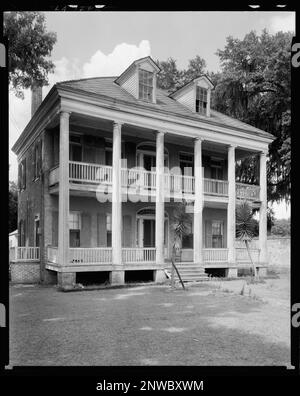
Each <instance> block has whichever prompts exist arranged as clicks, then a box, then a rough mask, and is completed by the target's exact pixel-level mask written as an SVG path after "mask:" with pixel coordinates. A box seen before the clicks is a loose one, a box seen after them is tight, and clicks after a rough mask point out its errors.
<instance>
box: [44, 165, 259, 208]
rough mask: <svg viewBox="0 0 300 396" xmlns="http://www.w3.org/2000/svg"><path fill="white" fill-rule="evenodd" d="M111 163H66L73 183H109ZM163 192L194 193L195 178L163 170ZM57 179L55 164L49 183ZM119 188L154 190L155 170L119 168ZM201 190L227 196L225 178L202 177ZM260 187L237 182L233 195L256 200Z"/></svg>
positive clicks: (210, 193) (57, 173)
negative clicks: (120, 186)
mask: <svg viewBox="0 0 300 396" xmlns="http://www.w3.org/2000/svg"><path fill="white" fill-rule="evenodd" d="M112 175H113V168H112V166H107V165H98V164H90V163H85V162H75V161H70V162H69V178H70V181H71V182H73V183H80V184H85V183H86V184H100V183H101V184H105V185H112ZM164 178H165V179H164V182H165V191H166V193H167V194H168V193H170V194H177V193H179V194H182V193H183V194H191V195H192V194H194V193H195V178H194V176H188V175H177V174H172V173H165V176H164ZM58 181H59V168H58V166H56V167H54V168H52V169H51V170H50V174H49V185H50V186H53V185H55V184H56V183H58ZM121 184H122V187H129V188H133V189H134V190H135V191H136V192H141V191H142V190H155V189H156V172H152V171H146V170H144V169H137V168H132V169H125V168H124V169H122V170H121ZM203 192H204V194H207V195H214V196H220V197H222V196H223V197H228V181H227V180H216V179H207V178H204V179H203ZM259 193H260V187H259V186H255V185H250V184H243V183H236V197H237V198H240V199H249V200H253V201H258V200H259Z"/></svg>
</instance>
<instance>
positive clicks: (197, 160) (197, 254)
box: [193, 138, 203, 265]
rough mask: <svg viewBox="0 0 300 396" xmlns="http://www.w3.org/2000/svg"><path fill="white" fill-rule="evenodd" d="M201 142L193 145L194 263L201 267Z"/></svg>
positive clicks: (199, 139) (198, 141) (197, 140)
mask: <svg viewBox="0 0 300 396" xmlns="http://www.w3.org/2000/svg"><path fill="white" fill-rule="evenodd" d="M202 140H203V139H201V138H197V139H195V145H194V175H195V203H194V234H193V238H194V263H195V264H199V265H202V264H203V259H202V210H203V176H202Z"/></svg>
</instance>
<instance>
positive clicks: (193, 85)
mask: <svg viewBox="0 0 300 396" xmlns="http://www.w3.org/2000/svg"><path fill="white" fill-rule="evenodd" d="M213 88H214V86H213V83H212V82H211V81H210V79H209V78H208V77H206V76H205V75H203V76H200V77H197V78H195V79H194V80H192V81H190V82H189V83H188V84H186V85H184V86H183V87H181V88H179V89H178V90H177V91H175V92H173V93H171V94H170V95H169V96H170V98H173V99H175V100H177V101H178V102H179V103H181V104H182V105H184V106H185V107H187V108H188V109H189V110H190V111H192V112H193V113H196V114H201V115H202V116H205V117H210V97H211V91H212V89H213Z"/></svg>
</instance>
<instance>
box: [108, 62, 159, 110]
mask: <svg viewBox="0 0 300 396" xmlns="http://www.w3.org/2000/svg"><path fill="white" fill-rule="evenodd" d="M159 72H160V68H159V67H158V66H157V64H156V63H155V62H154V61H153V60H152V59H151V58H150V56H146V57H145V58H141V59H137V60H136V61H134V62H133V63H132V64H131V65H130V66H129V67H128V68H127V69H126V70H125V71H124V72H123V73H122V74H121V75H120V76H119V77H118V78H117V79H116V80H115V83H116V84H118V85H120V87H122V88H124V89H125V90H126V91H127V92H128V93H130V94H131V95H132V96H134V97H135V98H136V99H137V100H140V101H142V100H144V101H147V102H151V103H156V75H157V73H159Z"/></svg>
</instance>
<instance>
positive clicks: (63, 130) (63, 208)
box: [58, 111, 70, 266]
mask: <svg viewBox="0 0 300 396" xmlns="http://www.w3.org/2000/svg"><path fill="white" fill-rule="evenodd" d="M69 118H70V113H68V112H65V111H62V112H61V113H60V135H59V196H58V209H59V211H58V258H59V264H60V265H61V266H66V265H68V264H69Z"/></svg>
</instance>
